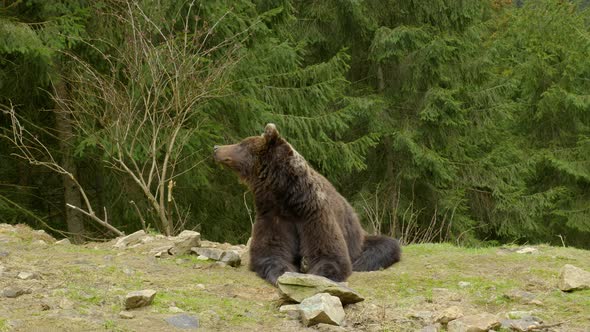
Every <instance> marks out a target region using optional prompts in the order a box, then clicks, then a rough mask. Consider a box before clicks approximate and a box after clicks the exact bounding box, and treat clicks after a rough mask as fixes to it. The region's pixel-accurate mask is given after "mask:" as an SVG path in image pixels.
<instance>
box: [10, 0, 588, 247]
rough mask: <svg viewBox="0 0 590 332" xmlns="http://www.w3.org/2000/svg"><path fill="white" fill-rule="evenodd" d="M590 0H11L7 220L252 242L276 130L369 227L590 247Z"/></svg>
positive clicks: (434, 236)
mask: <svg viewBox="0 0 590 332" xmlns="http://www.w3.org/2000/svg"><path fill="white" fill-rule="evenodd" d="M589 4H590V1H587V0H585V1H565V0H539V1H515V2H512V1H506V0H470V1H461V0H431V1H418V0H380V1H362V0H341V1H336V0H326V1H311V0H302V1H292V0H291V1H289V0H235V1H229V0H228V1H223V0H220V1H210V0H203V1H196V0H194V1H191V0H174V1H172V0H170V1H154V0H96V1H94V0H70V1H66V0H62V1H47V0H2V1H0V105H1V106H0V109H1V111H2V112H1V113H0V141H1V142H2V144H0V161H1V162H0V222H7V223H10V224H15V223H26V224H29V225H31V226H32V227H35V228H40V229H45V230H47V231H48V232H51V233H53V234H54V235H61V236H69V237H70V238H72V239H73V240H75V241H77V242H81V241H84V240H87V239H97V238H98V239H100V238H111V237H113V236H115V235H118V234H120V232H124V233H127V234H128V233H131V232H133V231H136V230H138V229H141V228H145V229H147V230H154V231H158V232H161V233H164V234H175V233H177V232H179V231H180V230H182V229H197V230H199V231H200V232H201V233H202V234H203V236H204V237H205V238H207V239H209V240H215V241H228V242H234V243H236V242H241V243H244V242H245V241H246V240H247V239H248V237H249V236H250V229H251V222H252V220H253V214H254V211H253V203H252V195H251V194H250V193H248V192H247V190H246V188H245V187H244V186H241V185H239V184H238V181H237V178H236V176H235V175H234V174H232V173H231V172H230V171H228V170H225V169H222V168H221V167H219V166H218V165H216V164H215V163H214V162H213V160H212V157H211V155H212V147H213V145H214V144H229V143H234V142H236V141H238V140H240V139H242V138H244V137H246V136H252V135H258V134H260V133H261V132H262V130H263V128H264V125H265V124H266V123H267V122H274V123H276V124H277V127H278V128H279V130H280V131H281V133H282V134H283V135H284V136H285V137H286V138H287V139H288V140H289V141H290V142H291V143H292V145H293V146H294V147H295V148H296V149H297V150H298V151H299V152H300V153H301V154H302V155H303V156H305V157H306V159H307V160H308V161H309V162H310V163H311V164H312V165H313V166H314V167H315V168H316V169H318V170H319V171H320V172H321V173H323V174H324V175H326V176H327V177H328V178H329V179H330V180H331V181H332V182H333V183H334V184H335V186H336V187H337V188H338V189H339V190H340V192H341V193H342V194H343V195H344V196H345V197H347V198H348V199H349V201H350V202H351V203H352V204H353V205H354V206H355V208H356V210H357V211H358V213H359V215H360V216H361V219H362V220H363V223H364V224H365V226H366V229H368V230H369V231H370V232H374V233H383V234H389V235H392V236H395V237H398V238H401V240H402V242H403V243H406V244H408V243H415V242H438V241H450V242H454V243H458V244H461V245H477V246H480V245H495V244H499V243H513V242H515V243H525V242H528V243H539V242H543V243H551V244H555V245H568V246H577V247H582V248H590V241H589V239H590V15H589V14H590V12H589V9H588V7H589V6H588V5H589Z"/></svg>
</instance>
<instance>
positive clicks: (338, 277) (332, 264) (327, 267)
mask: <svg viewBox="0 0 590 332" xmlns="http://www.w3.org/2000/svg"><path fill="white" fill-rule="evenodd" d="M341 258H342V257H335V258H333V259H332V258H328V257H322V258H320V259H319V261H318V262H316V263H312V264H310V265H311V267H310V269H309V271H308V272H307V273H310V274H315V275H318V276H323V277H326V278H328V279H330V280H333V281H338V282H340V281H345V280H346V278H348V276H349V275H350V274H351V273H352V271H351V266H350V262H348V261H343V260H342V259H341Z"/></svg>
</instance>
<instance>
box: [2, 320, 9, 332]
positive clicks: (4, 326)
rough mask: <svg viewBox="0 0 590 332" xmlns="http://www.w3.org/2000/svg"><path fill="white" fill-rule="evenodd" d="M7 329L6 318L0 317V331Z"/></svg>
mask: <svg viewBox="0 0 590 332" xmlns="http://www.w3.org/2000/svg"><path fill="white" fill-rule="evenodd" d="M7 331H8V320H6V318H0V332H7Z"/></svg>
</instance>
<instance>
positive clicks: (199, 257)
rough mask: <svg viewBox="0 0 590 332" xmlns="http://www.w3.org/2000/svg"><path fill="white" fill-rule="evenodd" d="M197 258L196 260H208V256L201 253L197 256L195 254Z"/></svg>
mask: <svg viewBox="0 0 590 332" xmlns="http://www.w3.org/2000/svg"><path fill="white" fill-rule="evenodd" d="M197 260H198V261H208V260H209V257H207V256H203V255H199V256H197Z"/></svg>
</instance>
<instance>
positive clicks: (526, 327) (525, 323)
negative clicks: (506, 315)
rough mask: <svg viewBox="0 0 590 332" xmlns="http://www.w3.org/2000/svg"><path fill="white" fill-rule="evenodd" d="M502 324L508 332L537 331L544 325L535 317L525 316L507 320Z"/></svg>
mask: <svg viewBox="0 0 590 332" xmlns="http://www.w3.org/2000/svg"><path fill="white" fill-rule="evenodd" d="M501 324H502V328H503V329H506V330H513V331H520V332H527V331H534V330H537V329H538V328H539V327H540V326H541V325H542V324H543V320H542V319H540V318H538V317H534V316H525V317H520V318H518V319H505V320H503V321H502V322H501Z"/></svg>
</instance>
